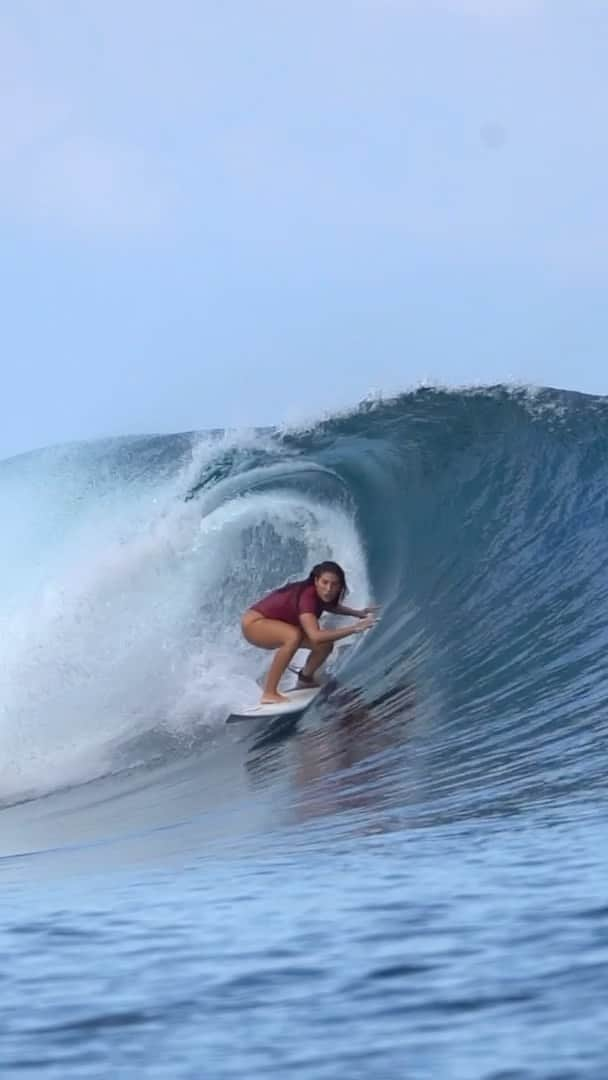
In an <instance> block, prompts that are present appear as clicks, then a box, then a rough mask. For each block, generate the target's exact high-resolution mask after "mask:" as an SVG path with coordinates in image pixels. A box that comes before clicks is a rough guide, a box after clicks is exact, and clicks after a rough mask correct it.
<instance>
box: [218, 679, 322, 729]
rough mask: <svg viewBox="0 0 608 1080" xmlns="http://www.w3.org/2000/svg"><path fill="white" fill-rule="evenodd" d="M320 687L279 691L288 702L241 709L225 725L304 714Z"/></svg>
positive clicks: (231, 715) (232, 714)
mask: <svg viewBox="0 0 608 1080" xmlns="http://www.w3.org/2000/svg"><path fill="white" fill-rule="evenodd" d="M320 691H321V687H320V686H313V687H311V689H310V690H308V689H307V690H281V693H282V694H284V695H285V697H286V698H288V700H287V701H286V702H284V703H283V704H280V705H279V704H276V705H275V704H274V703H273V704H270V705H260V704H258V705H253V706H252V707H251V708H250V709H242V710H241V712H233V713H231V714H230V716H229V717H228V719H227V720H226V723H227V724H234V723H236V722H237V721H238V720H260V719H263V718H264V717H266V718H269V717H271V716H289V715H290V714H291V715H292V716H293V715H295V714H296V713H300V712H304V709H307V708H308V706H309V705H311V704H312V702H313V701H314V700H315V698H316V697H317V695H318V694H319V693H320Z"/></svg>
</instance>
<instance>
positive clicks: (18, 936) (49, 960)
mask: <svg viewBox="0 0 608 1080" xmlns="http://www.w3.org/2000/svg"><path fill="white" fill-rule="evenodd" d="M607 412H608V403H607V402H606V401H604V400H601V399H595V398H589V397H583V396H581V395H574V394H567V393H558V392H555V391H549V390H546V391H542V392H538V393H534V394H532V393H530V392H529V391H524V390H521V391H520V390H517V391H514V390H507V389H505V388H501V387H496V388H493V389H486V390H476V391H470V392H441V391H437V390H419V391H418V392H416V393H411V394H405V395H403V396H401V397H399V398H397V399H395V400H392V401H387V402H382V401H378V402H374V403H367V404H365V405H362V406H361V407H360V408H359V409H358V410H356V411H354V412H352V413H351V414H349V415H341V416H334V417H329V418H327V419H326V420H324V421H323V422H321V423H318V424H316V425H314V426H311V427H310V428H308V429H306V430H290V431H263V432H260V431H258V432H253V433H250V434H242V435H239V436H238V437H233V436H231V435H228V434H222V433H219V432H218V433H214V434H208V435H200V434H188V435H178V436H168V437H162V438H159V437H155V438H131V439H119V440H113V441H110V442H107V441H106V442H99V443H96V444H91V445H85V446H70V447H60V448H56V449H50V450H46V451H42V452H38V453H33V454H30V455H26V456H22V457H19V458H16V459H13V460H10V461H5V462H2V463H0V507H1V521H2V530H1V533H0V536H1V545H2V547H1V551H0V556H1V557H0V574H1V575H2V597H3V603H2V615H1V618H2V625H1V627H0V709H1V716H0V875H1V877H2V894H3V923H2V927H0V940H1V942H2V947H3V950H4V955H5V957H6V966H7V970H10V972H11V980H10V987H9V985H8V983H6V986H5V988H4V989H5V998H6V1000H5V1001H3V1012H2V1020H3V1038H2V1040H0V1071H1V1072H2V1075H3V1076H4V1075H6V1076H12V1075H19V1076H22V1075H25V1074H27V1075H30V1074H31V1070H32V1069H33V1070H34V1072H35V1074H36V1075H37V1076H38V1075H45V1076H47V1077H48V1078H49V1080H59V1078H61V1080H65V1077H72V1076H73V1077H77V1078H78V1080H80V1078H81V1077H82V1076H83V1075H87V1076H89V1075H91V1076H93V1075H94V1076H108V1075H111V1076H118V1077H123V1076H124V1077H130V1076H132V1075H134V1074H137V1075H145V1076H154V1077H159V1078H163V1080H165V1078H167V1080H169V1078H170V1080H176V1078H180V1080H181V1078H182V1077H183V1078H184V1080H190V1078H191V1077H193V1076H211V1077H218V1078H219V1077H222V1078H224V1077H226V1078H231V1077H235V1078H236V1077H239V1078H240V1077H242V1076H243V1075H247V1076H248V1077H253V1078H256V1080H257V1078H258V1077H259V1078H260V1080H262V1078H263V1077H264V1078H265V1077H267V1076H269V1075H272V1074H277V1075H278V1074H280V1075H282V1076H296V1075H304V1076H306V1077H307V1078H309V1077H310V1078H312V1080H326V1078H328V1077H332V1078H334V1077H348V1078H349V1080H350V1078H353V1077H363V1076H369V1075H370V1073H371V1074H373V1075H379V1076H383V1077H387V1078H388V1080H393V1078H394V1080H401V1078H402V1077H403V1076H408V1077H412V1078H413V1080H437V1078H443V1077H446V1078H449V1080H455V1078H465V1077H466V1078H467V1080H469V1078H473V1077H475V1078H478V1080H499V1078H505V1080H506V1077H507V1076H508V1077H518V1078H519V1077H521V1078H530V1080H540V1078H541V1077H542V1078H545V1077H558V1076H559V1077H566V1076H568V1077H577V1078H578V1077H581V1078H582V1077H584V1078H586V1080H587V1078H588V1080H598V1078H599V1077H603V1076H604V1075H605V1071H606V1070H605V1066H606V1054H607V1050H608V1047H607V1044H606V1035H605V1027H606V1025H605V1017H604V1011H605V1006H604V1002H605V1000H606V963H605V959H606V958H605V946H606V941H607V940H608V908H607V907H606V884H607V882H606V868H605V847H606V843H605V839H606V817H607V806H606V785H605V775H606V752H607V742H608V740H607V735H608V719H607V716H608V713H607V707H606V705H607V695H608V676H607V667H606V662H605V656H606V645H607V635H608V602H607V588H608V545H607V544H606V477H607V472H608V468H607V447H606V435H605V432H606V421H607V419H608V416H607ZM327 557H329V558H334V559H337V560H338V561H340V562H341V563H343V565H344V566H345V568H346V570H347V573H348V578H349V581H350V586H351V595H352V602H353V603H355V604H363V603H364V602H365V601H367V600H368V599H371V598H373V599H375V600H376V601H379V602H381V603H382V605H383V612H382V618H381V621H380V622H379V623H378V625H377V626H376V627H375V628H374V629H373V631H370V632H369V633H368V634H365V635H358V636H357V637H356V638H351V639H346V640H345V642H344V647H343V648H339V649H336V650H335V653H334V655H333V656H332V661H331V663H332V669H331V676H332V678H331V679H330V680H329V682H328V683H327V685H326V686H325V687H324V689H323V690H322V692H321V694H320V695H319V698H318V699H317V701H316V702H315V703H314V705H313V706H312V707H311V708H310V709H309V710H308V711H307V712H306V713H305V715H304V716H303V717H302V718H300V719H299V720H295V721H294V720H293V718H286V719H285V718H284V720H283V722H275V723H269V724H266V725H264V724H262V725H261V726H256V727H254V728H253V729H248V730H246V731H244V732H237V733H236V734H233V732H234V727H235V726H238V725H234V726H233V725H229V726H226V725H225V723H224V721H225V718H226V716H227V714H228V713H229V712H230V711H231V710H233V709H235V707H240V706H241V705H243V704H246V703H249V702H250V701H251V700H252V699H253V698H254V697H257V695H258V694H259V686H258V685H257V682H256V680H258V679H259V678H260V677H261V676H262V674H263V672H264V668H265V666H266V664H267V663H268V657H267V655H266V654H263V653H261V652H260V651H258V650H256V649H253V648H250V647H249V646H248V645H246V644H245V642H244V641H243V640H242V638H241V636H240V632H239V616H240V614H241V611H242V610H243V609H244V608H245V607H246V606H247V605H248V604H250V603H251V602H252V601H254V600H255V599H256V598H258V597H259V596H260V595H261V594H263V593H264V592H265V591H266V590H267V589H270V588H272V587H274V586H276V585H277V584H278V583H279V582H282V581H284V580H286V579H287V578H289V577H300V576H301V575H302V574H303V573H304V572H306V571H308V569H309V568H310V566H311V565H312V564H314V562H316V561H317V560H319V559H322V558H327ZM352 641H354V644H351V642H352ZM286 721H287V722H286ZM244 1014H245V1015H244ZM237 1018H238V1021H239V1022H236V1023H235V1020H237Z"/></svg>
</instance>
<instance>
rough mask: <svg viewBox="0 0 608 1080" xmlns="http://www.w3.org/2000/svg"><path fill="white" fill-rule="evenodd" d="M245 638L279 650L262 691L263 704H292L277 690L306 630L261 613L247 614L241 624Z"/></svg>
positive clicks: (252, 612)
mask: <svg viewBox="0 0 608 1080" xmlns="http://www.w3.org/2000/svg"><path fill="white" fill-rule="evenodd" d="M241 626H242V629H243V635H244V637H245V639H246V640H247V641H248V642H249V643H250V644H251V645H257V646H258V648H260V649H276V650H277V651H276V654H275V655H274V657H273V659H272V663H271V665H270V669H269V671H268V674H267V675H266V681H265V682H264V689H263V691H262V698H261V702H262V704H271V703H274V702H281V701H288V700H289V699H288V698H286V697H285V696H284V695H283V694H280V693H279V691H278V689H277V687H278V685H279V680H280V678H281V675H282V674H283V672H284V671H285V668H286V667H287V665H288V663H289V661H290V660H291V659H292V657H293V656H294V655H295V653H296V652H297V651H298V649H299V648H300V642H301V641H302V636H303V635H302V631H301V630H298V628H297V626H291V625H290V623H286V622H282V621H281V620H280V619H267V618H266V617H265V616H264V615H261V614H260V613H259V612H257V611H246V612H245V614H244V615H243V619H242V622H241Z"/></svg>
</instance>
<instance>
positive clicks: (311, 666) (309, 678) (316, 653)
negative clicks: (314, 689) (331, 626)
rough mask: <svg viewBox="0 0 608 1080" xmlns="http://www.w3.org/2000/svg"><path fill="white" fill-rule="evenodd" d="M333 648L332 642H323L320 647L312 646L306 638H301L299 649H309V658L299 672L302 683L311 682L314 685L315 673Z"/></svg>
mask: <svg viewBox="0 0 608 1080" xmlns="http://www.w3.org/2000/svg"><path fill="white" fill-rule="evenodd" d="M333 647H334V643H333V641H324V642H323V643H322V644H320V645H313V644H312V642H311V641H309V640H308V638H307V637H306V636H305V637H303V639H302V641H301V644H300V648H301V649H310V656H309V657H308V659H307V661H306V663H305V664H304V667H303V668H302V670H301V671H300V679H301V680H302V682H311V683H313V684H314V678H313V676H314V673H315V671H317V670H318V668H320V667H321V665H322V664H324V663H325V661H326V660H327V658H328V656H330V654H331V651H332V649H333Z"/></svg>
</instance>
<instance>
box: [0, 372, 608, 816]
mask: <svg viewBox="0 0 608 1080" xmlns="http://www.w3.org/2000/svg"><path fill="white" fill-rule="evenodd" d="M607 410H608V406H607V404H606V402H605V401H604V400H602V399H595V398H590V397H586V396H582V395H575V394H571V393H566V392H557V391H549V390H546V391H540V392H536V393H534V394H532V393H531V392H529V391H524V390H521V391H514V390H507V389H505V388H500V387H497V388H492V389H488V390H475V391H470V392H441V391H437V390H419V391H417V392H415V393H411V394H405V395H403V396H401V397H398V398H396V399H394V400H391V401H388V402H382V401H379V402H372V403H367V404H365V405H362V406H361V407H359V409H358V410H356V411H355V412H353V413H351V414H348V415H341V416H335V417H331V418H328V419H327V420H324V421H323V422H321V423H318V424H317V425H316V426H313V427H311V428H310V429H308V430H291V431H264V432H259V431H258V432H254V433H251V434H248V435H239V436H238V437H233V436H231V435H228V434H222V433H215V434H212V435H207V436H201V435H194V434H191V435H179V436H163V437H152V438H148V437H146V438H128V439H119V440H112V441H103V442H98V443H95V444H87V445H77V446H68V447H60V448H56V449H50V450H45V451H41V452H36V453H32V454H29V455H24V456H21V457H18V458H15V459H11V460H8V461H5V462H3V463H1V464H0V499H1V506H2V521H3V529H2V539H1V543H2V547H1V558H0V567H1V570H0V573H1V575H2V591H3V597H4V603H3V613H2V627H1V635H0V640H1V645H0V649H1V653H2V657H1V659H2V663H1V674H0V679H1V686H0V700H1V703H2V704H1V708H2V723H1V726H0V799H1V800H2V803H3V804H4V805H7V803H11V802H16V801H18V800H22V799H24V798H32V797H35V796H36V795H39V794H41V793H46V792H49V791H51V790H54V789H55V788H61V787H65V786H66V785H73V784H77V783H81V782H83V781H86V780H89V779H91V778H93V777H99V776H102V775H104V774H107V773H112V772H116V771H120V770H121V769H124V768H127V767H129V768H132V767H133V766H134V765H137V764H138V763H140V764H146V763H147V762H149V761H150V760H152V759H154V760H159V758H160V759H161V760H162V759H163V757H164V756H166V755H171V754H174V753H179V752H181V751H184V752H190V751H191V749H192V747H193V745H196V746H200V745H201V744H202V743H204V740H205V738H207V739H213V738H214V737H217V735H218V733H219V732H221V731H222V729H223V721H224V719H225V716H226V714H227V713H228V712H229V711H230V709H231V708H233V707H235V706H237V705H242V704H245V703H247V702H249V701H250V700H251V698H252V696H253V695H255V694H256V693H257V687H256V685H255V679H256V677H259V676H260V674H261V672H262V670H263V664H264V662H265V657H264V655H263V654H261V653H259V652H258V651H257V650H253V649H251V648H249V647H248V646H247V645H246V644H245V643H244V642H243V641H242V639H241V637H240V632H239V615H240V613H241V611H242V610H243V609H244V608H245V607H246V606H247V605H248V604H249V603H250V602H252V601H253V600H254V599H255V598H257V597H258V596H260V595H262V594H263V593H264V592H265V591H266V590H269V589H271V588H273V587H275V586H276V585H277V584H278V583H280V582H282V581H284V580H286V579H288V578H289V577H295V576H301V575H302V574H304V573H307V572H308V569H309V568H310V566H311V565H312V564H313V563H314V562H315V561H317V560H319V559H321V558H334V559H337V560H338V561H339V562H341V563H342V564H343V565H344V566H345V567H346V569H347V573H348V578H349V583H350V587H351V594H352V596H353V597H354V598H355V602H361V601H363V600H366V599H367V598H368V597H370V596H373V597H374V598H375V599H377V600H378V601H380V602H381V603H382V604H383V618H382V621H381V623H380V624H379V625H378V627H377V628H376V629H375V630H374V631H373V633H371V634H369V635H366V636H365V639H363V638H356V639H352V640H355V641H356V642H357V644H356V646H355V647H354V648H352V649H350V650H349V649H345V650H344V651H343V652H342V651H338V652H337V655H336V658H335V665H334V666H335V672H336V674H337V675H338V677H339V679H341V680H342V681H345V682H346V684H347V685H349V686H351V687H355V688H356V689H357V690H358V691H360V692H361V693H362V694H363V700H364V703H365V707H366V708H367V709H373V708H374V707H376V708H379V707H381V708H382V713H381V715H382V717H383V723H385V724H386V725H387V726H388V727H390V723H391V717H392V716H393V715H401V712H402V708H403V701H404V695H405V696H407V695H409V700H410V703H411V700H412V694H415V717H416V725H417V728H418V729H420V730H423V731H426V732H429V731H430V730H431V729H432V732H433V735H432V742H431V744H430V751H429V752H430V753H431V754H432V755H433V756H434V757H436V758H437V759H440V760H441V761H442V762H443V767H444V774H442V784H441V800H442V801H443V802H446V804H449V798H448V796H449V793H450V791H452V789H453V788H455V789H457V792H458V793H459V802H458V805H459V806H460V807H461V809H464V808H465V806H466V805H469V806H470V805H472V804H476V803H477V801H478V800H479V798H480V795H481V793H483V797H484V800H485V801H486V802H487V801H488V800H489V799H490V797H497V796H498V795H499V794H502V795H504V796H505V797H506V798H508V799H509V800H511V801H517V799H519V798H520V797H521V798H523V797H524V796H525V793H526V792H527V793H528V794H530V793H532V792H536V794H537V795H538V793H539V792H541V791H542V792H543V793H544V797H547V793H548V792H549V791H551V792H553V793H555V795H556V797H557V796H558V794H559V792H560V791H561V790H563V791H570V790H571V789H573V788H575V789H576V791H577V792H578V793H581V792H582V791H583V790H585V789H592V788H594V787H595V785H596V784H599V783H601V778H602V774H603V771H604V762H603V758H602V755H601V753H598V749H599V748H601V747H602V746H603V745H604V744H605V739H606V728H605V724H606V721H605V714H606V702H607V698H608V679H607V676H606V665H605V660H604V657H605V655H606V644H607V636H608V602H607V588H608V553H607V546H606V542H605V536H606V496H605V485H606V439H605V424H606V416H607ZM330 704H331V703H330ZM201 741H202V742H201ZM473 761H474V763H475V764H474V767H473V764H472V763H473ZM435 794H436V796H437V798H439V793H438V792H436V793H435ZM454 805H455V804H452V812H454Z"/></svg>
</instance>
